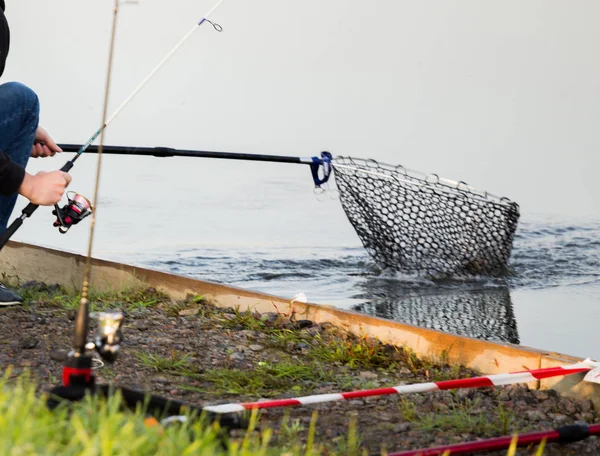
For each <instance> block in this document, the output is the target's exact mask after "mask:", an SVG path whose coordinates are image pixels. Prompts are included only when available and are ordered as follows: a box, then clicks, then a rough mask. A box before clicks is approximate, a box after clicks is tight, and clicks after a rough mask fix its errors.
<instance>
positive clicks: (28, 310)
mask: <svg viewBox="0 0 600 456" xmlns="http://www.w3.org/2000/svg"><path fill="white" fill-rule="evenodd" d="M18 291H19V293H21V295H22V296H23V297H24V298H25V300H26V303H25V304H24V305H20V306H15V307H6V308H1V309H0V345H1V347H2V349H1V350H0V365H2V370H3V371H5V370H6V368H7V367H8V366H12V367H13V369H14V372H13V375H19V374H20V373H21V372H23V371H24V370H29V371H32V372H33V373H34V374H35V376H36V378H37V380H38V381H39V384H40V389H41V390H48V389H50V388H51V387H53V386H56V385H58V384H60V381H61V380H60V379H61V370H62V363H63V361H64V359H65V356H66V353H67V352H68V351H69V350H70V349H71V346H72V337H73V327H74V319H75V316H76V310H75V309H76V308H77V303H78V299H77V296H74V295H73V294H70V293H69V292H67V291H65V290H62V289H61V288H60V287H58V286H47V285H45V284H40V283H28V284H24V285H22V286H21V287H19V288H18ZM90 301H91V302H92V303H93V304H94V308H96V309H115V308H117V309H120V310H122V311H123V312H124V314H125V323H124V327H123V334H124V342H123V344H122V347H121V353H120V356H119V358H118V359H117V361H116V362H115V363H114V364H112V365H109V364H107V363H105V364H104V366H100V365H99V364H98V368H97V369H95V373H96V375H97V382H98V383H108V382H112V383H114V384H116V385H120V386H125V387H127V388H133V389H139V390H149V391H151V392H152V393H153V394H158V395H162V396H165V397H168V398H173V399H177V400H181V401H185V402H189V403H193V404H197V405H208V404H222V403H228V402H244V401H256V400H260V399H266V398H289V397H298V396H304V395H309V394H319V393H330V392H342V391H350V390H355V389H366V388H378V387H386V386H388V387H389V386H396V385H400V384H409V383H422V382H429V381H436V380H446V379H453V378H464V377H470V376H475V375H477V373H475V372H472V371H469V370H467V369H464V368H461V367H457V366H448V365H442V364H435V363H433V362H428V361H423V360H419V359H418V358H416V357H415V356H414V355H413V354H411V353H409V352H407V351H406V350H404V349H402V348H398V347H391V346H386V345H383V344H381V343H379V342H378V341H375V340H370V339H365V338H363V339H360V338H357V337H354V336H351V335H349V334H347V333H344V332H343V331H341V330H339V329H337V328H335V327H333V326H331V325H317V324H314V323H313V322H311V321H306V320H301V321H294V320H290V319H289V318H288V317H287V316H285V315H280V314H276V313H269V314H263V315H259V314H250V313H243V312H239V311H237V310H235V309H218V308H216V307H213V306H212V305H211V304H210V303H209V302H206V301H205V300H204V299H203V298H202V297H197V296H196V297H192V296H190V297H189V298H188V299H187V300H185V301H181V302H172V301H171V300H170V299H168V298H167V297H165V296H163V295H161V294H160V293H157V292H156V291H155V290H152V289H148V290H135V291H128V292H119V293H114V294H113V295H106V294H105V295H94V296H92V297H91V299H90ZM94 330H95V325H94V323H93V321H92V325H91V328H90V333H91V334H93V331H94ZM314 411H317V413H318V415H317V425H316V429H317V432H316V440H317V441H318V442H322V443H326V444H327V445H328V447H329V448H330V449H331V450H333V451H342V452H343V451H348V452H349V451H350V449H349V448H348V436H349V430H351V429H353V426H355V429H356V433H357V443H356V446H360V447H361V448H364V449H367V450H368V454H373V455H376V454H377V455H379V454H382V450H385V451H387V452H389V453H393V452H395V451H401V450H406V449H417V448H427V447H431V446H437V445H441V444H447V443H456V442H466V441H471V440H475V439H479V438H485V437H496V436H502V435H508V434H512V433H514V432H517V431H519V432H529V431H536V430H549V429H553V428H556V427H558V426H561V425H565V424H572V423H576V422H586V423H588V424H592V423H596V422H600V420H599V419H598V412H597V411H596V410H594V407H593V405H592V403H591V402H590V401H576V400H572V399H568V398H564V397H559V396H557V395H556V393H554V392H553V391H536V390H529V389H528V388H526V387H524V386H509V387H498V388H495V389H494V388H482V389H470V390H457V391H446V392H434V393H419V394H412V395H403V396H398V395H393V396H380V397H371V398H368V399H356V400H350V401H343V402H329V403H324V404H320V405H313V406H307V407H292V408H286V409H283V408H278V409H265V410H262V411H261V413H260V421H259V429H263V428H265V427H271V428H273V429H274V431H275V433H274V437H273V439H272V443H273V444H274V445H276V444H285V443H286V442H289V441H290V440H293V439H306V436H307V433H308V428H309V425H310V421H311V417H312V414H313V412H314ZM232 432H233V435H234V436H235V432H237V431H232ZM239 432H241V431H239ZM350 440H352V439H350ZM350 443H352V442H350ZM534 451H535V448H533V447H532V448H528V449H523V450H520V451H519V453H518V454H533V453H534ZM598 453H600V442H598V440H597V439H596V438H595V437H590V438H588V439H587V440H584V441H582V442H579V443H573V444H569V445H564V446H560V445H557V444H548V445H547V446H546V450H545V452H544V454H546V455H555V454H561V455H563V454H565V455H566V454H598ZM487 454H491V453H487ZM495 454H506V451H501V452H496V453H495Z"/></svg>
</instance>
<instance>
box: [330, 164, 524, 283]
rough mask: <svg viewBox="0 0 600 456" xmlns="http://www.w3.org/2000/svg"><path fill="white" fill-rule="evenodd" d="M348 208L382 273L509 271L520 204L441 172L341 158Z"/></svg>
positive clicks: (340, 179)
mask: <svg viewBox="0 0 600 456" xmlns="http://www.w3.org/2000/svg"><path fill="white" fill-rule="evenodd" d="M332 165H333V169H334V173H335V179H336V183H337V186H338V188H339V192H340V200H341V203H342V207H343V208H344V211H345V212H346V215H347V217H348V219H349V220H350V222H351V223H352V225H353V226H354V229H355V230H356V232H357V234H358V236H359V238H360V240H361V242H362V243H363V245H364V247H365V249H366V250H367V252H368V253H369V254H370V255H371V257H372V258H373V259H374V261H375V262H376V263H377V264H378V265H379V266H380V267H382V268H383V269H388V270H395V271H399V272H408V273H419V274H421V273H425V274H427V275H432V276H438V277H439V276H473V275H499V274H502V273H504V272H505V270H506V266H507V263H508V260H509V257H510V253H511V249H512V242H513V237H514V233H515V230H516V228H517V223H518V220H519V206H518V205H517V204H516V203H514V202H511V201H509V200H508V199H506V198H499V197H496V196H494V195H490V194H488V193H486V192H480V191H478V190H476V189H473V188H472V187H469V186H468V185H467V184H465V183H464V182H452V181H449V180H446V179H441V178H439V177H437V176H436V175H429V176H426V175H421V174H419V173H416V172H413V171H408V170H406V169H404V168H403V167H400V166H397V167H394V166H390V165H386V164H382V163H378V162H376V161H374V160H362V159H356V158H350V157H336V158H335V159H334V160H333V162H332Z"/></svg>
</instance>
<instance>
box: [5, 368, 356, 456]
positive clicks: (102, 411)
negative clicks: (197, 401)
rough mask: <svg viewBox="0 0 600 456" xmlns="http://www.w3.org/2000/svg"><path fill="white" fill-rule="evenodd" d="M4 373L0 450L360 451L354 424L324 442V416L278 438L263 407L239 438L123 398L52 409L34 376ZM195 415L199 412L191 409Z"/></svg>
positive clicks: (94, 453) (263, 454)
mask: <svg viewBox="0 0 600 456" xmlns="http://www.w3.org/2000/svg"><path fill="white" fill-rule="evenodd" d="M8 377H9V373H8V372H7V373H5V375H4V377H3V378H2V379H0V448H2V449H3V450H4V451H8V453H6V452H5V453H3V454H11V455H27V456H28V455H59V454H60V455H65V456H71V455H86V456H87V455H90V456H104V455H107V456H108V455H133V454H139V455H160V456H167V455H169V456H170V455H178V456H179V455H216V456H220V455H223V456H225V455H227V456H255V455H256V456H270V455H273V456H274V455H281V454H286V455H289V456H300V455H302V456H313V455H315V456H316V455H320V454H327V455H332V456H333V455H338V454H339V455H341V454H350V455H358V454H366V453H359V446H360V438H359V436H358V435H357V433H356V429H355V427H354V428H352V427H351V432H350V433H349V435H348V438H347V439H346V438H342V439H340V440H339V441H338V442H335V443H334V444H331V443H330V442H327V443H317V442H316V441H315V434H316V414H315V415H313V419H312V421H311V424H310V426H309V429H308V432H307V433H306V435H305V436H304V438H303V439H301V438H300V437H299V435H298V434H297V433H296V434H294V431H293V430H291V429H290V428H287V430H285V431H284V435H285V438H283V439H280V440H279V441H278V442H276V441H275V440H276V439H274V438H273V435H274V431H273V429H270V428H265V429H262V430H258V429H257V427H256V426H257V416H258V415H257V413H256V411H255V412H253V413H252V414H251V420H250V425H249V427H248V428H247V429H246V430H242V431H241V434H240V435H237V436H236V437H229V436H227V435H226V434H225V433H224V431H223V429H220V428H219V426H218V425H217V424H212V423H209V422H208V421H207V420H206V419H204V417H200V419H190V420H189V421H188V423H184V424H178V425H175V426H167V427H162V426H160V425H159V424H155V425H149V424H148V423H147V422H146V421H145V419H146V418H147V417H146V415H145V414H144V412H143V410H141V409H138V410H137V411H135V412H133V411H129V410H126V409H123V408H122V407H121V405H122V401H121V398H120V396H118V395H115V396H112V397H110V398H109V399H108V400H104V399H102V398H98V397H86V398H85V399H84V400H83V401H81V402H78V403H75V404H72V405H71V406H70V407H69V408H67V406H64V405H61V406H59V407H58V408H57V409H55V410H53V411H51V410H49V409H48V408H47V407H46V404H45V397H39V396H38V395H37V394H36V387H35V384H34V382H33V381H32V379H31V378H29V377H28V376H26V375H25V376H21V377H18V378H17V379H14V380H12V381H9V380H8ZM188 418H193V417H192V416H190V415H188Z"/></svg>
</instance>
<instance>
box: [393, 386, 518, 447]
mask: <svg viewBox="0 0 600 456" xmlns="http://www.w3.org/2000/svg"><path fill="white" fill-rule="evenodd" d="M455 396H456V395H455V394H454V395H452V399H451V400H450V401H449V403H447V404H446V405H448V407H449V410H448V411H445V412H444V411H439V412H432V413H426V414H423V413H418V409H417V406H416V405H415V404H414V403H413V402H412V401H411V400H409V399H407V398H401V399H400V403H399V409H400V412H401V414H402V416H403V418H404V420H406V421H408V422H410V423H412V426H413V428H414V429H417V430H421V431H436V430H443V431H444V432H449V431H452V432H454V433H456V434H463V433H469V434H471V433H472V434H477V435H481V436H489V437H492V436H497V435H498V434H499V433H500V435H507V434H509V433H510V432H511V430H512V429H513V428H514V427H515V426H516V425H517V420H516V417H515V415H514V413H513V412H511V411H509V410H506V409H505V408H504V407H503V405H502V402H501V401H498V405H497V407H496V408H495V409H493V412H492V413H491V414H490V413H489V412H490V410H487V412H486V413H485V414H484V413H483V412H475V411H477V410H479V409H480V406H479V400H478V399H475V400H472V399H463V400H458V399H456V397H455ZM521 431H523V429H521Z"/></svg>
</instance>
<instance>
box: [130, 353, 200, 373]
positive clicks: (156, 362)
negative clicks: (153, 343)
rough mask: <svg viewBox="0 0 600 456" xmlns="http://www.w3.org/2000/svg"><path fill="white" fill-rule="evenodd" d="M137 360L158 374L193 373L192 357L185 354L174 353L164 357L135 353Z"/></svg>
mask: <svg viewBox="0 0 600 456" xmlns="http://www.w3.org/2000/svg"><path fill="white" fill-rule="evenodd" d="M135 358H136V359H137V360H138V361H139V362H140V363H141V364H142V365H143V366H144V367H147V368H148V369H151V370H154V371H157V372H165V373H172V374H175V375H183V374H188V373H190V372H191V371H192V369H191V366H190V363H189V358H190V357H189V356H188V355H185V354H179V353H173V354H171V356H169V357H162V356H158V355H153V354H152V353H148V352H141V353H135Z"/></svg>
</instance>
